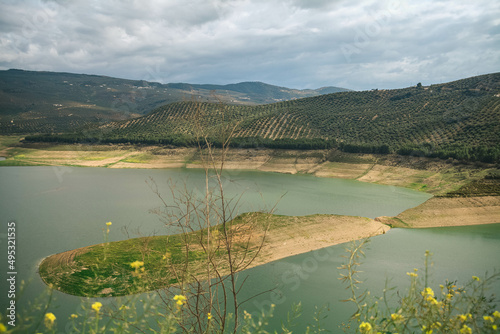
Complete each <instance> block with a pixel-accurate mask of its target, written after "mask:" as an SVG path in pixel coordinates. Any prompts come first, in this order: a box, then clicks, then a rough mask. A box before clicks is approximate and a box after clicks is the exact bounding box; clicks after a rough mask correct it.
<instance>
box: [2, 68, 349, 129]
mask: <svg viewBox="0 0 500 334" xmlns="http://www.w3.org/2000/svg"><path fill="white" fill-rule="evenodd" d="M334 89H337V90H339V91H346V89H343V88H334ZM320 94H323V93H322V92H321V91H316V90H297V89H289V88H284V87H276V86H272V85H268V84H265V83H261V82H242V83H239V84H230V85H197V84H186V83H171V84H160V83H155V82H148V81H144V80H126V79H118V78H112V77H106V76H98V75H85V74H73V73H58V72H35V71H23V70H7V71H0V133H32V132H61V131H66V130H69V129H73V128H77V127H79V126H83V125H85V124H88V123H94V122H101V123H102V122H108V121H110V120H120V119H129V118H133V117H138V116H140V115H144V114H147V113H148V112H150V111H151V110H153V109H155V108H157V107H159V106H162V105H165V104H169V103H172V102H179V101H191V100H196V101H206V102H215V101H217V99H222V101H224V102H225V103H229V104H244V105H256V104H265V103H273V102H277V101H284V100H292V99H297V98H302V97H308V96H317V95H320Z"/></svg>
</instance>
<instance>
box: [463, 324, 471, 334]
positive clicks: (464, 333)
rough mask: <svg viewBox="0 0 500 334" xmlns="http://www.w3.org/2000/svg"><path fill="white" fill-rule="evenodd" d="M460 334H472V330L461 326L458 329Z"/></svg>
mask: <svg viewBox="0 0 500 334" xmlns="http://www.w3.org/2000/svg"><path fill="white" fill-rule="evenodd" d="M460 334H472V329H471V328H470V327H469V326H467V325H463V327H462V328H461V329H460Z"/></svg>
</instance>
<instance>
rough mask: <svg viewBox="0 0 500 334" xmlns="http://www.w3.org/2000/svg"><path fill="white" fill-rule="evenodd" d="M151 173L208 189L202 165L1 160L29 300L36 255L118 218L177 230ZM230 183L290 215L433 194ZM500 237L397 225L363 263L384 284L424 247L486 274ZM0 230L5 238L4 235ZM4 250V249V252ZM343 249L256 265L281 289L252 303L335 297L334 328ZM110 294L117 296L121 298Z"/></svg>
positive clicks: (260, 204) (142, 229)
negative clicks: (165, 215)
mask: <svg viewBox="0 0 500 334" xmlns="http://www.w3.org/2000/svg"><path fill="white" fill-rule="evenodd" d="M150 178H152V179H154V180H155V181H156V183H157V185H158V187H159V189H160V190H161V192H162V193H163V194H164V196H165V199H166V200H167V201H168V200H169V195H168V194H169V191H168V187H167V179H169V178H170V179H172V180H174V182H177V183H176V184H177V186H178V187H183V186H184V183H185V184H186V187H187V188H188V189H189V190H191V191H193V193H195V194H200V195H202V192H200V191H199V190H198V188H200V189H203V186H204V183H203V180H204V173H203V171H200V170H124V169H119V170H118V169H116V170H115V169H100V168H59V167H4V168H0V196H1V199H2V200H1V203H0V219H1V221H2V226H3V230H2V231H0V233H6V224H7V222H8V221H10V220H15V221H16V223H17V231H16V232H17V271H18V281H20V280H21V279H29V278H32V279H33V280H32V282H31V284H30V286H29V288H28V290H27V292H26V296H27V298H29V297H32V296H35V295H38V294H39V293H40V292H41V291H42V290H43V288H44V285H43V283H41V281H40V279H39V278H38V276H37V274H36V269H37V263H38V262H39V261H40V260H41V259H42V258H44V257H46V256H48V255H51V254H54V253H58V252H63V251H66V250H70V249H74V248H77V247H83V246H87V245H91V244H95V243H99V242H102V240H103V237H102V228H103V227H104V224H105V222H107V221H112V222H113V225H112V229H111V235H110V239H111V240H121V239H126V238H128V237H129V236H130V237H135V236H138V235H150V234H153V233H157V234H165V233H168V232H169V231H168V230H167V229H165V227H164V226H163V224H162V222H161V221H160V220H159V219H158V217H157V216H156V215H155V214H153V213H150V211H151V210H154V209H155V208H159V207H161V202H160V200H159V199H158V198H157V197H156V196H155V195H154V193H153V191H152V190H151V189H150V188H149V186H148V185H147V183H146V182H147V181H148V180H150ZM223 183H224V186H225V187H226V191H227V195H228V196H229V197H234V196H239V195H240V194H243V197H242V199H241V201H240V203H242V204H241V205H240V206H239V207H238V209H237V212H238V213H241V212H246V211H256V210H262V209H266V207H267V209H269V208H270V207H272V206H274V205H275V204H276V203H277V209H276V213H279V214H285V215H307V214H314V213H334V214H346V215H357V216H367V217H377V216H382V215H387V216H392V215H396V214H398V213H399V212H401V211H404V210H405V209H407V208H410V207H414V206H417V205H419V204H420V203H422V202H424V201H425V200H426V199H428V198H429V195H427V194H424V193H419V192H415V191H411V190H407V189H403V188H398V187H389V186H381V185H373V184H367V183H362V182H356V181H351V180H335V179H320V178H315V177H312V176H307V175H283V174H275V173H259V172H231V173H228V174H227V175H226V177H225V179H224V181H223ZM283 195H284V196H283ZM280 198H281V199H280ZM495 226H496V227H495ZM498 235H500V232H499V230H498V226H497V225H494V226H493V225H492V226H488V227H471V228H462V229H460V228H451V229H433V230H392V231H390V232H389V233H388V234H386V235H384V236H380V237H376V238H374V239H373V242H372V243H371V246H370V250H369V251H368V252H367V258H366V264H365V266H364V270H365V272H366V273H367V275H368V277H367V284H368V287H370V289H371V288H372V287H373V288H378V287H379V286H380V285H381V284H382V285H383V282H384V281H385V279H386V278H387V277H395V278H394V279H395V280H397V277H399V276H402V278H403V280H402V283H404V282H405V279H406V275H405V274H406V271H408V270H410V269H412V268H413V267H421V265H422V263H423V262H422V259H423V252H424V251H425V249H430V250H431V251H433V252H435V253H436V263H438V261H442V262H443V264H445V266H444V267H443V268H444V269H443V271H442V273H439V274H438V273H436V275H437V276H439V275H443V277H449V278H453V277H455V276H457V275H458V276H457V277H459V276H460V275H462V276H464V277H465V276H467V277H470V276H471V275H472V274H476V275H478V274H481V272H482V271H485V270H487V269H491V268H492V267H493V266H494V263H492V262H495V261H496V262H498V260H496V258H495V257H493V256H485V255H487V254H498V253H499V252H498V251H499V249H498V244H499V242H498V241H499V240H498ZM0 236H2V239H0V240H1V241H2V244H4V242H3V241H4V240H5V234H0ZM469 245H471V247H472V248H470V250H469V251H468V252H465V253H464V254H462V253H460V252H462V251H463V250H464V249H468V248H467V247H468V246H469ZM431 246H432V247H431ZM465 246H467V247H465ZM495 247H496V248H495ZM4 248H5V247H4ZM4 251H5V249H2V254H5V253H4ZM342 251H343V246H334V247H331V248H328V252H326V250H323V251H318V252H316V253H307V254H302V255H298V256H295V257H291V258H287V259H283V260H280V261H276V262H274V263H271V264H268V265H266V266H261V267H258V268H254V269H252V270H250V271H248V272H247V274H249V277H250V278H249V286H248V288H249V290H250V291H252V292H257V291H262V290H265V289H268V288H272V287H275V286H277V287H278V290H276V293H275V294H268V295H263V296H261V297H260V298H259V299H255V300H253V301H251V302H249V303H247V304H246V306H248V310H249V311H254V310H256V309H257V308H258V307H260V306H265V305H267V304H268V303H271V302H272V303H274V304H276V305H277V310H276V312H277V313H276V314H277V317H276V319H278V318H279V317H281V316H283V315H284V314H285V313H286V312H287V311H288V310H289V306H290V303H291V302H293V301H299V300H300V301H302V303H303V305H304V306H305V307H304V309H305V312H304V313H305V314H304V317H303V319H304V320H303V322H304V323H307V321H309V320H310V319H311V316H310V314H309V313H310V312H309V311H310V310H311V309H312V308H313V305H317V306H321V305H323V304H324V303H325V302H328V303H329V305H330V309H332V310H334V312H330V313H329V316H328V317H327V318H326V319H327V320H326V321H328V327H330V328H334V327H335V326H337V324H338V322H339V321H340V320H339V319H346V315H347V314H348V313H349V312H351V309H350V308H349V307H347V306H346V305H344V304H342V303H340V304H339V303H338V300H339V299H341V298H344V297H345V295H344V293H345V291H344V289H343V287H341V286H339V284H338V283H339V282H338V280H337V277H338V272H337V271H336V267H338V265H339V264H340V261H341V258H340V254H341V253H342ZM321 252H323V253H321ZM311 254H313V255H312V258H311ZM314 254H316V255H314ZM459 254H461V255H460V256H459ZM2 258H6V256H2ZM440 259H442V260H440ZM313 260H314V261H313ZM451 264H454V265H451ZM464 264H465V265H464ZM497 267H498V266H497ZM469 269H471V270H469ZM472 269H474V270H472ZM472 271H473V273H472ZM295 272H297V273H296V274H294V273H295ZM4 275H5V272H2V273H1V276H0V280H1V282H2V283H1V284H2V285H1V290H2V291H0V293H1V294H2V296H3V295H5V293H4V290H6V286H5V284H4V282H5V277H4ZM297 275H299V276H297ZM450 276H451V277H450ZM462 276H460V277H462ZM297 277H298V278H297ZM280 296H281V297H280ZM56 297H57V303H58V305H59V307H58V308H57V309H56V310H55V312H54V313H56V312H59V314H60V316H61V318H60V319H63V318H66V316H68V315H69V314H71V313H74V312H75V311H76V309H77V308H78V305H79V303H80V300H79V299H78V298H75V297H72V296H67V295H64V294H60V293H56ZM278 297H279V298H278ZM4 302H6V300H5V299H4V298H2V300H1V302H0V303H1V304H2V307H3V305H4V304H3V303H4ZM102 302H103V303H104V304H106V303H112V302H113V299H105V300H102ZM63 325H64V324H60V326H63Z"/></svg>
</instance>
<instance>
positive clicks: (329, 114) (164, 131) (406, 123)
mask: <svg viewBox="0 0 500 334" xmlns="http://www.w3.org/2000/svg"><path fill="white" fill-rule="evenodd" d="M197 124H198V125H199V126H197ZM200 128H203V131H205V133H207V135H208V136H209V137H210V138H211V140H212V141H213V142H214V143H217V142H218V141H220V140H219V139H218V136H219V135H220V134H221V133H224V129H227V128H234V136H235V137H236V138H235V139H234V140H233V145H236V146H240V147H255V146H266V147H281V148H326V147H339V148H341V149H342V150H344V151H348V152H364V153H389V152H398V153H401V154H416V155H426V156H439V157H442V158H447V157H454V158H459V159H465V160H481V161H488V162H492V161H498V159H499V155H500V73H494V74H488V75H482V76H476V77H472V78H467V79H463V80H458V81H454V82H449V83H443V84H436V85H431V86H428V87H423V86H421V85H417V86H416V87H408V88H404V89H394V90H371V91H363V92H339V93H333V94H326V95H320V96H317V97H309V98H303V99H297V100H290V101H283V102H278V103H273V104H266V105H257V106H237V105H227V104H217V103H207V102H176V103H171V104H168V105H165V106H162V107H159V108H157V109H155V110H154V111H153V112H151V113H149V114H148V115H145V116H142V117H139V118H136V119H132V120H125V121H116V122H109V123H105V124H100V125H95V126H93V127H90V128H87V129H86V130H85V131H83V132H80V133H72V134H66V135H56V136H37V137H30V138H29V139H31V140H42V141H69V142H75V141H101V142H111V143H126V142H130V143H148V144H173V145H193V142H194V141H193V139H194V137H196V135H197V131H198V130H199V129H200Z"/></svg>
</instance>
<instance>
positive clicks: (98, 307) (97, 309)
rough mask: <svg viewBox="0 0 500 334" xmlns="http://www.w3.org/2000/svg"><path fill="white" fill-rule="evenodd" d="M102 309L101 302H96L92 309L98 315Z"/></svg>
mask: <svg viewBox="0 0 500 334" xmlns="http://www.w3.org/2000/svg"><path fill="white" fill-rule="evenodd" d="M101 307H102V304H101V303H100V302H95V303H94V304H92V309H93V310H94V311H95V312H96V313H99V311H100V310H101Z"/></svg>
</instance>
